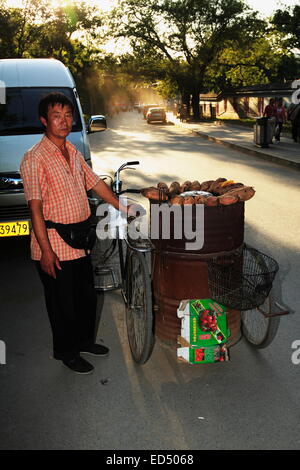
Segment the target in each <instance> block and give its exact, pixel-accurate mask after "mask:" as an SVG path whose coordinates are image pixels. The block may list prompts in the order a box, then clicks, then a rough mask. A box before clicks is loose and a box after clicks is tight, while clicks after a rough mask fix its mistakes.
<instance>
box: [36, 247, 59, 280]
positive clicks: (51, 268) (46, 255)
mask: <svg viewBox="0 0 300 470" xmlns="http://www.w3.org/2000/svg"><path fill="white" fill-rule="evenodd" d="M40 264H41V268H42V270H43V271H44V272H45V273H47V274H48V275H49V276H51V277H53V278H54V279H56V272H55V268H57V269H60V270H61V265H60V262H59V259H58V256H57V255H56V254H55V253H54V251H53V250H52V249H50V250H44V251H42V257H41V260H40Z"/></svg>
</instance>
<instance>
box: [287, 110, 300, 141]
mask: <svg viewBox="0 0 300 470" xmlns="http://www.w3.org/2000/svg"><path fill="white" fill-rule="evenodd" d="M288 119H289V120H290V121H291V123H292V138H293V140H294V142H300V103H298V104H295V103H291V104H290V106H289V109H288Z"/></svg>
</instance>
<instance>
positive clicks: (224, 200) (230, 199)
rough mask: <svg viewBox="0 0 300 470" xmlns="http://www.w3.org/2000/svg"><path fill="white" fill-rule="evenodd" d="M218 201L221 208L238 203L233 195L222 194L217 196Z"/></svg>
mask: <svg viewBox="0 0 300 470" xmlns="http://www.w3.org/2000/svg"><path fill="white" fill-rule="evenodd" d="M217 199H218V201H219V203H220V204H222V205H223V206H229V205H230V204H235V203H236V202H238V200H239V198H238V197H237V196H236V195H235V194H228V193H226V194H223V195H222V196H218V198H217Z"/></svg>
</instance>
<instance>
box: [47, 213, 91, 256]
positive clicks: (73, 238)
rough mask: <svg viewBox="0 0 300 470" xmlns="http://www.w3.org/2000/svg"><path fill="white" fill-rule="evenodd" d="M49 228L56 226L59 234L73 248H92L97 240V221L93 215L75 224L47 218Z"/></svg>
mask: <svg viewBox="0 0 300 470" xmlns="http://www.w3.org/2000/svg"><path fill="white" fill-rule="evenodd" d="M45 224H46V227H47V228H55V230H56V231H57V233H58V235H59V236H60V237H61V238H62V239H63V240H64V241H65V242H66V243H67V244H68V245H69V246H71V247H72V248H76V249H79V250H86V251H87V250H91V249H92V248H93V246H94V244H95V241H96V223H95V222H94V221H93V218H92V217H89V218H88V219H86V220H83V221H82V222H77V223H74V224H60V223H57V222H52V221H51V220H45Z"/></svg>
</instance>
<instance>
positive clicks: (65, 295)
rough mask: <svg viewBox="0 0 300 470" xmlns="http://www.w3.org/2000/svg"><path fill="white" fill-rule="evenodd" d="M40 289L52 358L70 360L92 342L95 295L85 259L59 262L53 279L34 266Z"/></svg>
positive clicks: (91, 270)
mask: <svg viewBox="0 0 300 470" xmlns="http://www.w3.org/2000/svg"><path fill="white" fill-rule="evenodd" d="M35 264H36V266H37V269H38V273H39V276H40V279H41V281H42V283H43V286H44V293H45V300H46V308H47V312H48V316H49V320H50V325H51V329H52V335H53V356H54V358H55V359H59V360H69V359H72V358H74V357H75V356H77V355H78V354H79V352H80V351H82V350H83V349H84V348H85V347H87V346H88V345H90V344H92V343H93V342H94V336H95V323H96V310H97V295H96V292H95V289H94V280H93V269H92V264H91V261H90V257H89V256H85V257H83V258H79V259H75V260H72V261H61V262H60V265H61V267H62V270H61V271H60V270H59V269H56V276H57V277H56V279H54V278H53V277H51V276H49V275H48V274H47V273H45V272H44V271H42V269H41V267H40V263H39V261H36V262H35Z"/></svg>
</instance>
